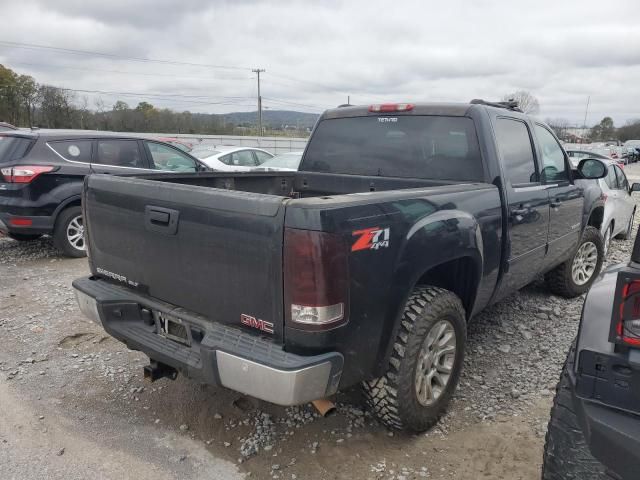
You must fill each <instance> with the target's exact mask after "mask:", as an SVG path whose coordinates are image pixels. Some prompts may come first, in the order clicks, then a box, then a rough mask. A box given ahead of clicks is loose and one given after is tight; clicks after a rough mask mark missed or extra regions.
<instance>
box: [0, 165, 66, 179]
mask: <svg viewBox="0 0 640 480" xmlns="http://www.w3.org/2000/svg"><path fill="white" fill-rule="evenodd" d="M55 168H56V167H52V166H49V165H19V166H16V167H6V168H2V169H0V173H2V176H3V177H4V181H5V182H7V183H31V182H33V180H35V178H36V177H37V176H38V175H40V174H42V173H47V172H51V171H53V170H54V169H55Z"/></svg>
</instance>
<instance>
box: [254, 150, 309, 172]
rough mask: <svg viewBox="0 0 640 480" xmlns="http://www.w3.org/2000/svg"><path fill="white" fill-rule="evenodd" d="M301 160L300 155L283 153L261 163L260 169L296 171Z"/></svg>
mask: <svg viewBox="0 0 640 480" xmlns="http://www.w3.org/2000/svg"><path fill="white" fill-rule="evenodd" d="M301 159H302V153H283V154H282V155H276V156H275V157H273V158H270V159H269V160H267V161H266V162H263V163H262V165H260V167H265V168H290V169H291V170H297V169H298V166H299V165H300V160H301Z"/></svg>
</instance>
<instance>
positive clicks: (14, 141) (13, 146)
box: [0, 136, 33, 164]
mask: <svg viewBox="0 0 640 480" xmlns="http://www.w3.org/2000/svg"><path fill="white" fill-rule="evenodd" d="M32 142H33V140H31V139H29V138H22V137H4V136H0V164H3V163H9V162H13V161H16V160H20V159H21V158H22V157H24V156H25V154H26V153H27V151H28V150H29V148H30V147H31V144H32Z"/></svg>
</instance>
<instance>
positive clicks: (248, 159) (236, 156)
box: [229, 150, 256, 167]
mask: <svg viewBox="0 0 640 480" xmlns="http://www.w3.org/2000/svg"><path fill="white" fill-rule="evenodd" d="M229 165H233V166H234V167H255V166H256V161H255V160H254V159H253V155H252V154H251V150H240V151H239V152H233V153H232V154H231V163H230V164H229Z"/></svg>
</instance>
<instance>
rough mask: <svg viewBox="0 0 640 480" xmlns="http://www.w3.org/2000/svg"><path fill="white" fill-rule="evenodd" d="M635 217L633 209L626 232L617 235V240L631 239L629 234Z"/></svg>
mask: <svg viewBox="0 0 640 480" xmlns="http://www.w3.org/2000/svg"><path fill="white" fill-rule="evenodd" d="M635 216H636V211H635V209H634V210H633V213H632V214H631V218H630V219H629V225H627V230H626V231H624V232H622V233H619V234H618V235H617V236H616V238H619V239H620V240H629V239H630V238H631V233H632V232H633V220H634V219H635Z"/></svg>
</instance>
